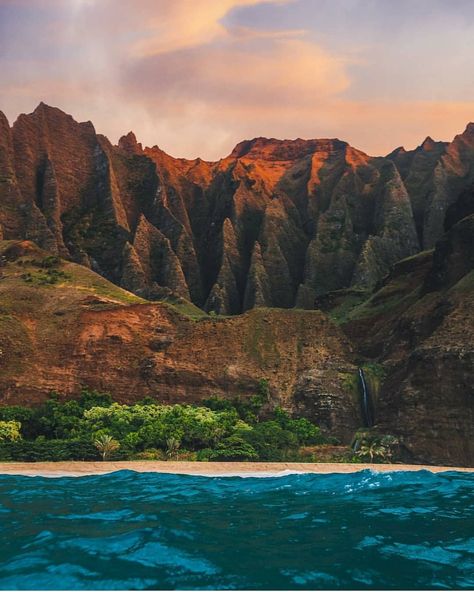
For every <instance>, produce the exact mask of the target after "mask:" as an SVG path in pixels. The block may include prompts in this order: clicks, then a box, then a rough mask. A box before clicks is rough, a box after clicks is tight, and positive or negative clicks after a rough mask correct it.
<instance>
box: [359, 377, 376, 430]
mask: <svg viewBox="0 0 474 592" xmlns="http://www.w3.org/2000/svg"><path fill="white" fill-rule="evenodd" d="M359 378H360V383H361V385H362V417H363V419H364V427H366V428H371V427H372V426H373V425H374V413H373V403H372V397H371V395H370V390H369V388H368V386H367V382H366V380H365V375H364V371H363V370H362V368H359Z"/></svg>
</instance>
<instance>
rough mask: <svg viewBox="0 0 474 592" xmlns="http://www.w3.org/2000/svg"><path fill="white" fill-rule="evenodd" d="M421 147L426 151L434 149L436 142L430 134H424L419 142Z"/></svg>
mask: <svg viewBox="0 0 474 592" xmlns="http://www.w3.org/2000/svg"><path fill="white" fill-rule="evenodd" d="M421 148H422V149H423V150H426V151H430V150H434V149H435V148H436V142H435V141H434V140H433V138H432V137H431V136H426V138H425V139H424V141H423V143H422V144H421Z"/></svg>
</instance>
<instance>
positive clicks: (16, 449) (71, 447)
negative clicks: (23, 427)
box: [0, 440, 97, 462]
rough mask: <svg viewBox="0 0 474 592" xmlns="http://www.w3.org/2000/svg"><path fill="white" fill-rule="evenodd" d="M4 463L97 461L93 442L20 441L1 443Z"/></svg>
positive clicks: (0, 447)
mask: <svg viewBox="0 0 474 592" xmlns="http://www.w3.org/2000/svg"><path fill="white" fill-rule="evenodd" d="M0 460H2V461H13V460H14V461H24V462H40V461H60V460H97V450H96V449H95V447H94V445H93V444H92V442H89V441H84V440H37V441H27V440H19V441H16V442H0Z"/></svg>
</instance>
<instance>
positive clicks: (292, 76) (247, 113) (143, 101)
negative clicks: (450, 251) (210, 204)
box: [0, 0, 474, 159]
mask: <svg viewBox="0 0 474 592" xmlns="http://www.w3.org/2000/svg"><path fill="white" fill-rule="evenodd" d="M0 72H1V78H0V110H2V111H4V113H5V114H6V115H7V117H8V118H9V120H10V122H11V123H12V122H13V121H14V120H15V119H16V117H17V116H18V114H19V113H21V112H31V111H32V110H33V109H34V108H35V107H36V105H37V104H38V103H39V102H40V101H44V102H46V103H48V104H51V105H54V106H57V107H60V108H61V109H63V110H65V111H67V112H68V113H71V114H72V115H73V116H74V117H75V118H76V119H78V120H81V121H83V120H91V121H92V122H93V123H94V125H95V127H96V129H97V131H98V132H100V133H104V134H105V135H107V136H108V137H109V138H110V139H111V140H112V141H113V142H116V141H117V139H118V137H119V136H120V135H122V134H123V133H126V132H128V131H129V130H133V131H135V133H136V135H137V137H138V139H139V141H142V142H143V143H144V144H146V145H154V144H158V145H159V146H160V147H161V148H163V149H164V150H166V151H167V152H168V153H170V154H172V155H173V156H183V157H190V158H193V157H196V156H201V157H203V158H206V159H218V158H220V157H223V156H225V155H227V154H228V153H229V152H230V151H231V149H232V147H233V146H234V145H235V144H236V143H237V142H239V141H240V140H242V139H248V138H252V137H255V136H270V137H278V138H296V137H302V138H322V137H339V138H341V139H344V140H346V141H348V142H350V143H351V144H352V145H354V146H356V147H358V148H360V149H362V150H364V151H366V152H368V153H369V154H374V155H377V154H386V153H387V152H389V151H391V150H392V149H393V148H395V147H397V146H399V145H404V146H405V147H407V148H413V147H414V146H416V145H418V144H419V143H421V142H422V141H423V139H424V137H425V136H427V135H428V134H429V135H431V136H433V137H434V138H435V139H452V137H453V136H454V135H455V134H456V133H459V132H461V131H462V130H463V129H464V128H465V126H466V124H467V122H469V121H472V120H474V2H473V1H472V0H449V2H448V1H446V0H397V1H396V2H394V1H392V0H0Z"/></svg>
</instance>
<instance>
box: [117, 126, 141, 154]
mask: <svg viewBox="0 0 474 592" xmlns="http://www.w3.org/2000/svg"><path fill="white" fill-rule="evenodd" d="M118 146H119V148H121V149H122V150H123V151H124V152H127V153H128V154H141V153H142V152H143V147H142V145H141V144H140V143H139V142H137V137H136V136H135V134H134V133H133V132H132V131H130V132H128V134H127V135H125V136H122V137H121V138H120V140H119V141H118Z"/></svg>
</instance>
